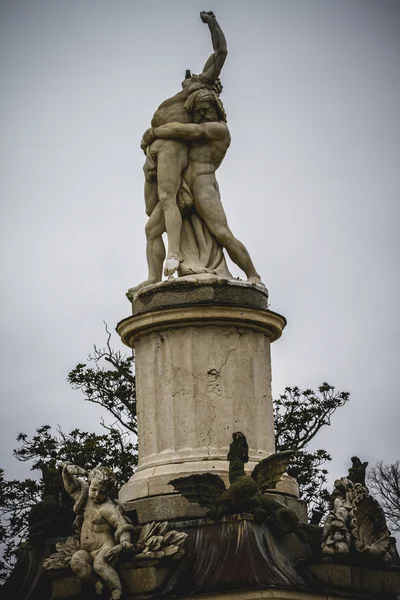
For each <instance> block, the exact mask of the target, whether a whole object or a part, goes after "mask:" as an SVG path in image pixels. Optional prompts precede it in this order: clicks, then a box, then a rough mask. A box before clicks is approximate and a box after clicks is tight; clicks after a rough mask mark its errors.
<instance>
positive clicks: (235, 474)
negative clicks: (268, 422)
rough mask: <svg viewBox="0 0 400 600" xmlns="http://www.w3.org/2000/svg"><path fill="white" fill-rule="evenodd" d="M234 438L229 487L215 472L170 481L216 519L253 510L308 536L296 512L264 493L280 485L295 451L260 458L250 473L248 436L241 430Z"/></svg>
mask: <svg viewBox="0 0 400 600" xmlns="http://www.w3.org/2000/svg"><path fill="white" fill-rule="evenodd" d="M232 438H233V439H232V442H231V444H230V447H229V453H228V461H229V483H230V486H229V488H228V489H227V488H226V487H225V483H224V482H223V480H222V479H221V477H219V475H216V474H215V473H204V474H196V475H189V476H188V477H179V478H177V479H173V480H172V481H170V482H169V483H170V484H171V485H173V486H174V488H175V489H176V490H177V491H178V492H180V493H181V494H182V496H184V497H185V498H186V499H187V500H189V502H196V503H197V504H200V506H203V507H204V508H207V509H208V515H209V516H210V517H211V518H213V519H220V518H221V517H225V516H228V515H232V514H238V513H249V514H251V515H253V516H254V517H255V518H256V519H257V520H260V521H263V522H266V523H268V524H269V525H270V526H271V527H272V528H273V529H275V530H276V531H278V532H281V533H293V532H294V533H296V534H298V535H299V536H300V537H304V536H303V533H302V532H301V531H300V530H299V525H300V523H299V519H298V517H297V515H296V514H295V512H294V511H292V510H290V509H289V508H287V507H286V506H285V505H284V504H282V503H281V502H279V501H277V500H274V499H272V498H270V497H268V496H266V495H265V494H264V492H265V491H268V490H272V489H274V488H275V487H276V484H277V483H278V481H279V480H280V478H281V476H282V475H283V473H284V472H285V471H286V468H287V466H288V464H289V462H290V459H291V458H292V456H293V454H294V452H293V451H292V450H286V451H284V452H277V453H276V454H272V455H271V456H268V457H267V458H264V459H263V460H262V461H261V462H259V463H258V464H257V465H256V467H255V468H254V470H253V471H252V473H251V475H246V473H245V470H244V465H245V463H247V462H248V460H249V447H248V444H247V440H246V436H245V435H244V434H243V433H241V432H240V431H238V432H236V433H234V434H233V435H232Z"/></svg>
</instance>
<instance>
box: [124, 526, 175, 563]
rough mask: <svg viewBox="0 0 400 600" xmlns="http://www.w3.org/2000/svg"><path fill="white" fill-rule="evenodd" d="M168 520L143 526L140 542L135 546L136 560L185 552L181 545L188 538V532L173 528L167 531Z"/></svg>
mask: <svg viewBox="0 0 400 600" xmlns="http://www.w3.org/2000/svg"><path fill="white" fill-rule="evenodd" d="M167 527H168V521H164V522H162V523H156V522H154V521H153V522H152V523H146V525H144V526H143V527H142V531H141V532H140V536H139V539H138V542H137V543H136V544H135V548H134V553H135V556H134V560H148V559H151V558H163V557H164V556H172V555H175V554H178V553H179V556H181V555H182V554H184V550H182V549H181V548H180V547H179V546H180V545H181V544H182V543H183V542H184V541H185V539H186V538H187V533H184V532H183V531H182V532H179V531H175V530H171V531H166V529H167Z"/></svg>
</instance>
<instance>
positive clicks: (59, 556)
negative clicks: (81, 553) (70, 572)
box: [43, 537, 79, 571]
mask: <svg viewBox="0 0 400 600" xmlns="http://www.w3.org/2000/svg"><path fill="white" fill-rule="evenodd" d="M56 549H57V552H54V554H51V555H50V556H49V557H48V558H46V560H45V561H44V563H43V568H44V569H45V570H46V571H56V570H59V569H67V568H68V567H69V565H70V562H71V558H72V557H73V555H74V554H75V552H77V551H78V550H79V541H78V540H77V539H75V538H73V537H69V538H67V539H66V540H65V542H58V543H57V544H56Z"/></svg>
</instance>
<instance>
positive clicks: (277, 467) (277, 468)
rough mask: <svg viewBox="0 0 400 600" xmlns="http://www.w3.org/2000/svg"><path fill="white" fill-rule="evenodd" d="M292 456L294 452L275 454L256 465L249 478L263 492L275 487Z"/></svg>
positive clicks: (284, 451)
mask: <svg viewBox="0 0 400 600" xmlns="http://www.w3.org/2000/svg"><path fill="white" fill-rule="evenodd" d="M293 454H294V450H283V451H282V452H276V453H275V454H271V456H267V458H264V459H263V460H262V461H261V462H259V463H258V465H256V467H255V468H254V470H253V472H252V474H251V476H252V478H253V479H254V481H255V482H256V483H257V484H258V486H259V487H260V488H261V489H262V490H263V491H264V490H265V489H273V488H274V487H275V486H276V484H277V483H278V481H279V480H280V478H281V477H282V475H283V474H284V472H285V471H286V469H287V467H288V464H289V463H290V460H291V458H292V456H293Z"/></svg>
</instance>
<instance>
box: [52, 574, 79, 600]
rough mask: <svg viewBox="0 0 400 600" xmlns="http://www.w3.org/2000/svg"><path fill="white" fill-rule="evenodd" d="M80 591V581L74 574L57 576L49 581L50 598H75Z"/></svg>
mask: <svg viewBox="0 0 400 600" xmlns="http://www.w3.org/2000/svg"><path fill="white" fill-rule="evenodd" d="M80 593H81V581H80V580H79V579H78V577H76V576H75V575H63V576H61V577H60V576H58V577H57V578H56V579H53V581H52V582H51V600H64V599H67V598H71V599H72V598H77V597H78V596H79V595H80Z"/></svg>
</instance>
